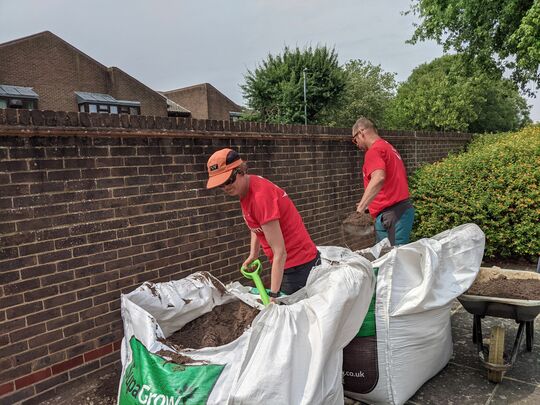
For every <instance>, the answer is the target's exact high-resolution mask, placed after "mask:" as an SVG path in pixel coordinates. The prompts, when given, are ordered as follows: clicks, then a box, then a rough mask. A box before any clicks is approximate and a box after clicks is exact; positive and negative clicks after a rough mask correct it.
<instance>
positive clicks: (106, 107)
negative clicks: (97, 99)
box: [98, 104, 109, 113]
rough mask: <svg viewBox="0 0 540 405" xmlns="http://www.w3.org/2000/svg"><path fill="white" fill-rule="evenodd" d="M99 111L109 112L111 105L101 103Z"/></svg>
mask: <svg viewBox="0 0 540 405" xmlns="http://www.w3.org/2000/svg"><path fill="white" fill-rule="evenodd" d="M98 111H99V112H103V113H108V112H109V106H108V105H106V104H99V105H98Z"/></svg>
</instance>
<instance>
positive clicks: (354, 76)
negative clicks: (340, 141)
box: [320, 60, 397, 128]
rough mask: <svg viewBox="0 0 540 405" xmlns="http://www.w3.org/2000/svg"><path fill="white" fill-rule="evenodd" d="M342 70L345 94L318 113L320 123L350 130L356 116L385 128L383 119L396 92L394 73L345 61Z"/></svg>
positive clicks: (356, 62)
mask: <svg viewBox="0 0 540 405" xmlns="http://www.w3.org/2000/svg"><path fill="white" fill-rule="evenodd" d="M344 71H345V80H346V84H345V91H344V92H343V95H342V97H341V98H340V100H339V102H338V103H337V104H335V105H332V106H327V108H325V109H324V110H323V111H322V112H321V114H320V121H321V122H322V123H324V124H325V125H330V126H340V127H352V126H353V124H354V123H355V122H356V120H357V119H358V117H360V116H364V117H369V118H370V119H371V120H373V121H374V122H376V123H377V124H378V126H379V127H381V128H386V126H385V122H384V121H383V117H384V113H385V111H386V108H387V107H388V104H389V103H390V101H391V100H392V98H393V97H394V94H395V92H396V87H397V85H396V80H395V75H396V74H395V73H387V72H384V71H383V69H382V68H381V66H380V65H378V66H374V65H372V64H371V63H370V62H365V61H362V60H351V61H349V62H348V63H347V64H346V65H345V66H344Z"/></svg>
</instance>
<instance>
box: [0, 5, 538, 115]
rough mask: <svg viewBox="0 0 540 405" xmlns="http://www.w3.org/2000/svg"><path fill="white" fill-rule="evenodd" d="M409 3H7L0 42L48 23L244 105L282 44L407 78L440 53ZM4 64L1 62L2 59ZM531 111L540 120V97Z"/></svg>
mask: <svg viewBox="0 0 540 405" xmlns="http://www.w3.org/2000/svg"><path fill="white" fill-rule="evenodd" d="M409 4H410V1H409V0H334V1H332V2H331V1H328V0H243V1H241V0H191V1H187V0H168V1H166V0H92V1H80V0H46V1H45V0H26V1H13V0H0V42H6V41H9V40H12V39H16V38H20V37H23V36H27V35H31V34H34V33H37V32H41V31H45V30H49V31H52V32H53V33H55V34H56V35H58V36H60V37H62V38H63V39H64V40H66V41H67V42H69V43H71V44H72V45H73V46H75V47H76V48H78V49H80V50H81V51H83V52H85V53H86V54H88V55H89V56H91V57H92V58H94V59H96V60H97V61H99V62H101V63H102V64H104V65H107V66H117V67H119V68H121V69H122V70H124V71H126V72H127V73H129V74H130V75H132V76H134V77H135V78H137V79H138V80H140V81H142V82H143V83H145V84H146V85H148V86H149V87H151V88H153V89H155V90H172V89H176V88H180V87H186V86H191V85H193V84H198V83H204V82H208V83H211V84H212V85H214V86H215V87H217V88H218V89H219V90H220V91H222V92H223V93H225V94H226V95H227V96H228V97H229V98H231V99H232V100H234V101H235V102H237V103H239V104H244V100H243V98H242V92H241V90H240V87H239V86H240V84H241V83H242V82H243V77H244V74H245V73H246V72H247V70H248V69H254V68H255V67H256V66H257V64H258V63H259V62H261V61H262V60H263V59H264V58H265V57H266V56H267V55H268V53H272V54H276V53H279V52H281V51H282V50H283V48H284V46H285V45H288V46H291V47H295V46H299V47H304V46H306V45H312V46H315V45H317V44H321V45H323V44H324V45H328V46H331V47H335V49H336V51H337V53H338V55H339V59H340V62H341V63H345V62H347V61H348V60H350V59H362V60H367V61H370V62H371V63H373V64H380V65H381V66H382V68H383V69H384V70H385V71H388V72H395V73H397V79H398V80H399V81H404V80H406V79H407V77H408V76H409V74H410V73H411V71H412V69H414V68H415V67H416V66H418V65H419V64H421V63H425V62H429V61H431V60H432V59H434V58H436V57H439V56H441V55H442V49H441V48H440V47H439V46H437V45H436V44H435V43H433V42H429V43H421V44H417V45H408V44H405V41H406V40H407V39H408V38H410V36H411V34H412V32H413V29H414V27H413V23H414V21H415V20H414V17H412V16H403V15H402V14H401V13H402V12H403V11H406V10H407V9H408V8H409ZM0 63H1V61H0ZM529 104H532V105H533V110H532V113H531V117H532V118H533V120H535V121H540V100H538V99H536V100H529Z"/></svg>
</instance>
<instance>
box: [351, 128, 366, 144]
mask: <svg viewBox="0 0 540 405" xmlns="http://www.w3.org/2000/svg"><path fill="white" fill-rule="evenodd" d="M364 131H365V128H360V129H359V130H358V131H356V132H355V133H354V135H353V136H352V142H353V143H354V144H356V137H357V136H358V135H360V134H361V133H362V132H364Z"/></svg>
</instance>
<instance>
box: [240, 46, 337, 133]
mask: <svg viewBox="0 0 540 405" xmlns="http://www.w3.org/2000/svg"><path fill="white" fill-rule="evenodd" d="M304 68H305V69H307V72H306V83H307V97H306V98H307V119H308V123H309V124H316V123H318V122H319V121H318V114H319V113H320V112H321V110H322V109H323V108H325V107H327V106H329V105H332V104H333V103H336V102H337V100H338V99H339V97H340V96H341V94H342V92H343V88H344V86H345V77H344V73H343V70H342V69H341V68H340V66H339V64H338V56H337V53H336V52H335V51H334V49H328V48H327V47H326V46H323V47H316V48H315V49H312V48H311V47H309V48H307V49H304V50H300V49H298V48H296V49H294V50H292V49H290V48H288V47H285V50H284V51H283V54H281V55H277V56H273V55H268V58H267V59H266V60H264V61H263V62H262V64H261V65H259V66H258V67H257V68H256V69H255V71H249V70H248V72H247V74H246V75H245V76H244V79H245V83H244V84H243V85H242V86H241V88H242V90H243V93H244V97H245V98H246V100H247V105H248V107H249V108H250V109H251V110H253V111H254V112H253V113H252V114H251V116H250V118H249V119H257V120H260V121H265V122H273V123H285V124H293V123H300V124H303V123H304V79H303V71H304Z"/></svg>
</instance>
